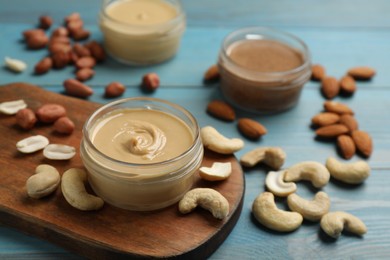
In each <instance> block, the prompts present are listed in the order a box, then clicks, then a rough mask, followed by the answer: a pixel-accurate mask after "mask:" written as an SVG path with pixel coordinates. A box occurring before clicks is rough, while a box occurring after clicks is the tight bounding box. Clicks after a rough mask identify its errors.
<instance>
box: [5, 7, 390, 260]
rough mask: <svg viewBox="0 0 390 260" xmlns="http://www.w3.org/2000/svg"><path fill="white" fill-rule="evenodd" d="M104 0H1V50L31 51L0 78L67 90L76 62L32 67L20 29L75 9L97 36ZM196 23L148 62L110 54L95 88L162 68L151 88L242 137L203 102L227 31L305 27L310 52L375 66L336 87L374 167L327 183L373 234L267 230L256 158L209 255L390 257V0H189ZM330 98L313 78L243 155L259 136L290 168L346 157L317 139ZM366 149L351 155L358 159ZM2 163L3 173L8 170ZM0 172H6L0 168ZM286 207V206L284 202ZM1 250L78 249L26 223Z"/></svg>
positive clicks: (214, 90)
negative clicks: (20, 66)
mask: <svg viewBox="0 0 390 260" xmlns="http://www.w3.org/2000/svg"><path fill="white" fill-rule="evenodd" d="M99 5H100V2H99V1H96V0H83V1H76V0H68V1H53V0H35V1H27V0H13V1H6V0H0V60H1V59H3V57H5V56H11V57H14V58H20V59H23V60H25V61H26V62H27V63H28V65H29V68H28V69H27V71H25V72H24V73H21V74H14V73H11V72H10V71H8V70H6V69H5V68H0V85H3V84H7V83H11V82H20V81H23V82H29V83H33V84H36V85H39V86H42V87H43V88H45V89H47V90H50V91H54V92H61V91H62V82H63V80H65V79H67V78H70V77H73V74H72V70H71V68H67V69H65V70H61V71H52V72H50V73H48V74H47V75H44V76H34V75H32V71H33V65H34V64H35V63H36V62H37V61H38V60H39V59H40V58H42V57H43V56H44V55H45V51H28V50H26V49H25V46H24V45H23V44H21V42H20V39H21V32H22V31H23V30H25V29H29V28H32V27H33V26H35V24H36V22H37V18H38V17H39V16H40V15H42V14H50V15H51V16H53V17H55V18H56V24H57V25H58V24H59V23H60V22H62V18H63V17H65V16H66V15H68V14H70V13H71V12H74V11H77V12H79V13H81V15H82V17H83V19H84V21H85V23H86V27H87V29H89V30H91V32H92V38H94V39H97V40H99V39H101V33H100V31H99V29H98V27H97V23H96V21H97V13H98V11H99ZM183 5H184V8H185V10H186V13H187V21H188V28H187V30H186V32H185V35H184V38H183V41H182V46H181V48H180V51H179V53H178V54H177V56H176V57H175V58H174V59H173V60H170V61H169V62H166V63H164V64H160V65H156V66H152V67H142V68H134V67H132V68H131V67H126V66H122V65H120V64H118V63H116V62H114V61H113V60H108V61H107V62H106V63H105V64H104V65H99V66H97V68H96V76H95V77H94V78H93V79H92V80H90V81H88V84H89V85H91V86H92V87H93V88H94V89H95V94H94V95H93V96H91V97H90V98H89V100H91V101H94V102H100V103H106V102H107V101H108V100H106V99H104V98H103V97H102V94H103V93H104V86H105V85H106V84H107V83H109V82H111V81H114V80H115V81H120V82H123V83H124V84H125V85H126V86H127V91H126V93H125V95H124V96H125V97H131V96H140V95H145V94H144V93H142V92H141V91H140V88H139V83H140V79H141V76H142V75H143V74H144V73H147V72H152V71H153V72H156V73H158V74H159V75H160V77H161V83H162V86H161V87H160V88H159V89H158V90H157V91H156V92H155V93H153V94H150V96H153V97H158V98H163V99H167V100H170V101H173V102H175V103H178V104H180V105H182V106H184V107H186V108H187V109H189V110H190V111H191V112H192V113H193V114H194V115H195V117H196V118H197V119H198V121H199V123H200V125H201V126H205V125H213V126H214V127H216V128H217V129H219V130H220V131H221V132H222V133H223V134H224V135H226V136H229V137H240V133H239V132H238V131H237V129H236V125H235V123H225V122H221V121H219V120H216V119H214V118H211V117H210V116H208V115H207V114H206V113H205V107H206V105H207V103H208V102H209V101H210V100H211V99H214V98H220V93H219V91H218V85H212V86H205V85H204V84H203V83H202V77H203V73H204V71H205V70H206V69H207V68H208V67H209V66H210V65H211V64H213V63H215V61H216V58H217V55H218V51H219V48H220V45H221V42H222V40H223V38H224V37H225V36H226V35H227V34H228V33H229V32H230V31H232V30H234V29H237V28H241V27H245V26H271V27H274V28H277V29H281V30H285V31H288V32H290V33H293V34H295V35H297V36H298V37H300V38H302V39H303V40H304V41H305V42H306V43H307V45H308V46H309V48H310V51H311V54H312V60H313V62H314V63H321V64H323V65H324V66H325V67H326V68H327V71H328V74H330V75H334V76H336V77H341V76H342V75H344V73H345V72H346V70H347V69H348V68H350V67H352V66H356V65H368V66H372V67H374V68H375V69H376V70H377V72H378V73H377V76H376V77H375V78H374V79H373V80H372V81H370V82H363V83H359V84H358V91H357V93H355V95H354V96H353V97H351V98H336V100H337V101H342V102H344V103H347V104H348V105H349V106H350V107H352V108H353V110H354V111H355V113H356V118H357V119H358V121H359V123H360V128H361V129H363V130H366V131H367V132H369V133H370V134H371V135H372V137H373V140H374V147H375V148H374V153H373V155H372V156H371V158H370V159H369V160H367V161H368V163H369V164H370V166H371V168H372V175H371V176H370V177H369V179H368V180H367V181H366V182H365V183H364V184H363V185H359V186H356V187H355V186H353V187H351V186H345V185H340V184H339V183H336V182H333V181H331V182H330V183H329V184H328V185H327V186H326V187H325V188H324V189H323V190H324V191H326V192H327V193H328V194H329V196H330V198H331V201H332V205H331V210H345V211H348V212H351V213H353V214H355V215H356V216H358V217H359V218H361V219H362V220H363V221H364V222H365V223H366V225H367V227H368V233H367V234H366V235H365V236H364V237H363V238H359V237H356V236H352V235H343V236H341V237H340V238H339V239H338V240H337V241H333V240H331V239H328V238H327V237H326V236H325V235H324V234H323V233H321V232H320V228H319V224H318V223H306V222H304V224H303V225H302V226H301V227H300V228H299V229H298V230H297V231H295V232H293V233H289V234H281V233H276V232H272V231H269V230H267V229H265V228H263V227H261V226H260V225H258V224H257V223H256V221H254V218H253V217H252V215H251V210H250V208H251V205H252V202H253V200H254V198H255V197H256V196H257V195H258V194H259V193H261V192H263V191H264V189H265V188H264V185H263V183H264V179H265V176H266V173H267V172H266V170H265V168H262V167H256V168H254V169H252V170H249V171H246V172H245V178H246V193H245V200H244V206H243V210H242V214H241V217H240V219H239V221H238V223H237V225H236V226H235V228H234V229H233V231H232V233H231V234H230V236H229V237H228V238H227V239H226V240H225V242H224V243H223V244H222V245H221V246H220V247H219V248H218V249H217V250H216V251H215V253H214V254H213V255H212V256H211V258H212V259H290V258H291V259H302V258H306V259H352V258H353V259H389V258H390V188H389V187H390V79H389V71H390V16H389V13H390V1H387V0H371V1H366V0H355V1H349V0H328V1H315V0H312V1H309V0H299V1H298V0H297V1H289V0H278V1H265V0H244V1H232V0H214V1H205V0H198V1H190V0H184V1H183ZM323 101H324V99H323V97H322V96H321V95H320V92H319V84H318V83H315V82H309V83H307V84H306V86H305V88H304V91H303V93H302V96H301V100H300V102H299V104H298V105H297V106H296V107H295V108H294V109H291V110H289V111H287V112H285V113H282V114H277V115H272V116H256V115H251V114H246V113H244V112H240V111H239V112H238V114H239V116H240V117H241V116H249V117H251V118H253V119H256V120H259V121H260V122H261V123H263V124H264V125H265V126H266V127H267V128H268V132H269V133H268V134H267V135H266V136H264V137H263V138H262V139H261V140H259V141H249V140H246V146H245V148H244V149H243V150H242V151H240V152H238V153H237V154H236V156H237V157H238V158H239V157H241V156H242V155H243V154H244V153H245V152H247V151H249V150H251V149H253V148H255V147H257V146H280V147H282V148H283V149H284V150H285V151H286V153H287V160H286V163H285V167H288V166H290V165H293V164H295V163H298V162H301V161H307V160H314V161H318V162H325V160H326V159H327V158H328V157H329V156H336V157H337V158H339V159H341V158H340V157H339V155H338V154H337V152H336V149H335V147H334V145H333V144H331V143H322V142H318V141H316V140H315V139H314V137H315V136H314V132H313V130H312V129H310V119H311V117H312V116H313V115H314V114H316V113H317V112H319V111H320V110H321V109H322V103H323ZM359 159H361V158H360V157H358V156H355V157H354V158H353V159H352V160H351V161H355V160H359ZM4 170H5V169H2V167H1V166H0V172H1V171H4ZM0 178H1V176H0ZM299 194H300V195H302V196H304V197H307V198H309V197H311V196H313V190H311V189H310V188H309V186H306V185H299ZM279 206H280V207H283V206H284V205H281V204H280V205H279ZM0 258H1V259H7V258H11V259H24V258H26V259H27V258H28V259H32V258H36V259H52V258H61V259H73V258H78V256H76V255H74V254H73V253H71V252H68V251H66V250H64V249H62V248H59V247H57V246H55V245H53V244H50V243H48V242H45V241H42V240H40V239H37V238H34V237H30V236H26V235H24V234H22V233H21V232H19V231H16V230H13V229H11V228H8V227H5V226H0Z"/></svg>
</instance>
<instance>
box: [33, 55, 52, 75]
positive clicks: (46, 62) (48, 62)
mask: <svg viewBox="0 0 390 260" xmlns="http://www.w3.org/2000/svg"><path fill="white" fill-rule="evenodd" d="M52 67H53V60H52V58H51V57H46V58H43V59H42V60H41V61H39V62H38V63H37V64H36V65H35V68H34V70H35V74H44V73H46V72H48V71H49V70H50V69H51V68H52Z"/></svg>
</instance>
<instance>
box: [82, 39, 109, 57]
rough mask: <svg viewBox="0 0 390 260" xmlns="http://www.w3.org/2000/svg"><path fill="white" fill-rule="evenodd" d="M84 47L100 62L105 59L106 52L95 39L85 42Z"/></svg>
mask: <svg viewBox="0 0 390 260" xmlns="http://www.w3.org/2000/svg"><path fill="white" fill-rule="evenodd" d="M85 47H87V48H88V49H89V51H90V52H91V55H92V57H94V58H95V60H96V61H97V62H101V61H104V60H105V59H106V52H105V51H104V49H103V47H102V46H101V45H100V44H99V43H98V42H97V41H91V42H88V43H86V44H85Z"/></svg>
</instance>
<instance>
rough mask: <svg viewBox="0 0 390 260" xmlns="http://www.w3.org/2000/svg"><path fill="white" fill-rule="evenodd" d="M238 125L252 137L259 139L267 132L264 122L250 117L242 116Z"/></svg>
mask: <svg viewBox="0 0 390 260" xmlns="http://www.w3.org/2000/svg"><path fill="white" fill-rule="evenodd" d="M237 126H238V129H239V130H240V132H241V133H242V134H243V135H244V136H246V137H248V138H250V139H258V138H260V137H261V136H263V135H265V134H266V133H267V129H266V128H265V127H264V126H263V125H262V124H260V123H259V122H257V121H255V120H252V119H249V118H241V119H240V120H238V125H237Z"/></svg>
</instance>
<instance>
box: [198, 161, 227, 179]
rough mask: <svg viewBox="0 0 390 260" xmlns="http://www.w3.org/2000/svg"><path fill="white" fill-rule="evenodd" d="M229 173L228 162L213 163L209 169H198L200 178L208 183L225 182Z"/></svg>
mask: <svg viewBox="0 0 390 260" xmlns="http://www.w3.org/2000/svg"><path fill="white" fill-rule="evenodd" d="M231 173H232V164H231V163H230V162H227V163H222V162H215V163H213V165H212V166H211V167H200V169H199V175H200V177H201V178H202V179H205V180H208V181H222V180H226V179H227V178H229V176H230V174H231Z"/></svg>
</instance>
